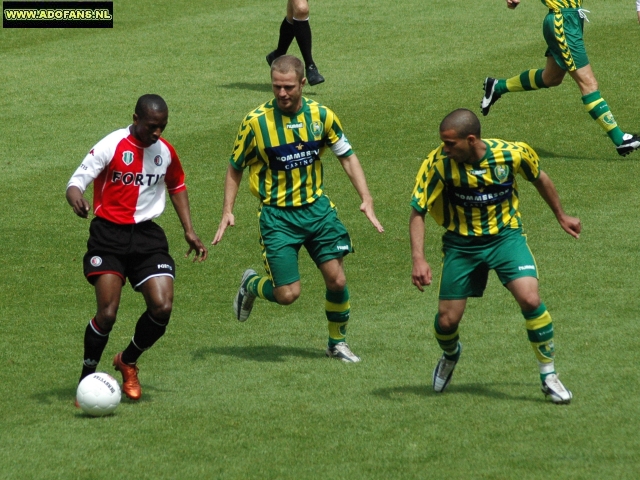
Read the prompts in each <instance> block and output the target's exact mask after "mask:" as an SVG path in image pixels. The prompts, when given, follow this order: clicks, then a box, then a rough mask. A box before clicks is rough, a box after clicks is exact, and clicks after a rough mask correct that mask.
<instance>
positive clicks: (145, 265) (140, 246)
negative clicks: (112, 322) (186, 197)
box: [83, 217, 176, 290]
mask: <svg viewBox="0 0 640 480" xmlns="http://www.w3.org/2000/svg"><path fill="white" fill-rule="evenodd" d="M83 266H84V276H85V277H86V278H87V280H88V281H89V283H91V284H92V285H93V284H94V283H95V281H96V280H97V279H98V277H99V276H100V275H105V274H113V275H117V276H119V277H120V278H121V279H122V284H123V285H124V283H125V282H126V279H127V278H128V279H129V282H131V285H132V287H133V288H134V290H137V289H138V288H139V287H140V286H141V285H142V284H143V283H144V282H146V281H147V280H148V279H150V278H152V277H161V276H168V277H171V278H174V279H175V271H176V265H175V262H174V261H173V258H171V255H169V243H168V242H167V237H166V235H165V234H164V230H162V228H161V227H160V226H159V225H157V224H155V223H153V222H152V221H147V222H142V223H137V224H132V225H118V224H115V223H112V222H110V221H108V220H104V219H103V218H100V217H95V218H94V219H93V220H92V221H91V226H90V227H89V240H88V241H87V253H86V254H85V255H84V259H83Z"/></svg>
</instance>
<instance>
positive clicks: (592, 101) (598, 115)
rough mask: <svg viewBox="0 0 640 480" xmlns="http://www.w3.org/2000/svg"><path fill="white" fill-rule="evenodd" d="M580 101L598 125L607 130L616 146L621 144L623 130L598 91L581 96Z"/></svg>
mask: <svg viewBox="0 0 640 480" xmlns="http://www.w3.org/2000/svg"><path fill="white" fill-rule="evenodd" d="M582 103H584V108H585V110H586V111H587V113H588V114H589V115H591V118H593V119H594V120H595V121H596V122H598V125H600V126H601V127H602V129H603V130H604V131H605V132H607V135H609V138H610V139H611V141H612V142H613V143H615V144H616V146H618V145H622V142H623V140H622V137H623V136H624V132H623V131H622V130H620V128H619V127H618V124H617V123H616V120H615V119H614V118H613V114H612V113H611V110H609V105H607V102H605V101H604V99H603V98H602V96H600V91H599V90H596V91H595V92H592V93H589V94H587V95H585V96H584V97H582Z"/></svg>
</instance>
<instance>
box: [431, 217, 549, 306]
mask: <svg viewBox="0 0 640 480" xmlns="http://www.w3.org/2000/svg"><path fill="white" fill-rule="evenodd" d="M489 270H495V271H496V273H497V274H498V278H500V281H501V282H502V284H503V285H506V284H507V283H509V282H510V281H512V280H515V279H516V278H520V277H536V278H538V268H537V267H536V262H535V260H534V258H533V255H532V253H531V250H529V246H528V245H527V237H526V235H525V234H524V233H523V231H522V229H520V228H508V229H506V230H503V231H502V232H500V233H499V234H497V235H487V236H484V237H477V238H469V237H465V236H462V235H458V234H455V233H452V232H447V233H445V234H444V235H443V237H442V277H441V279H440V292H439V298H440V299H441V300H460V299H464V298H468V297H481V296H482V294H483V293H484V290H485V288H486V286H487V279H488V277H489Z"/></svg>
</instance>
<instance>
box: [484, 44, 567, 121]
mask: <svg viewBox="0 0 640 480" xmlns="http://www.w3.org/2000/svg"><path fill="white" fill-rule="evenodd" d="M566 73H567V72H566V70H563V69H562V68H560V66H558V64H557V62H556V61H555V59H554V58H553V57H552V56H547V63H546V65H545V67H544V69H533V70H525V71H524V72H522V73H521V74H519V75H516V76H515V77H511V78H501V79H498V78H492V77H487V78H485V80H484V86H483V88H484V96H483V97H482V102H481V105H480V107H481V109H482V114H483V115H485V116H486V115H487V114H488V113H489V110H490V109H491V106H492V105H493V104H494V103H496V102H497V101H498V100H499V99H500V97H502V95H504V94H505V93H510V92H527V91H531V90H540V89H541V88H550V87H555V86H558V85H560V84H561V83H562V80H563V79H564V76H565V75H566Z"/></svg>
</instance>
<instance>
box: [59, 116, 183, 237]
mask: <svg viewBox="0 0 640 480" xmlns="http://www.w3.org/2000/svg"><path fill="white" fill-rule="evenodd" d="M91 182H94V185H93V213H94V214H95V215H96V216H98V217H102V218H104V219H106V220H109V221H110V222H113V223H117V224H120V225H123V224H125V225H127V224H132V223H140V222H144V221H145V220H151V219H153V218H156V217H158V216H159V215H160V214H161V213H162V212H163V211H164V207H165V203H166V197H165V188H164V187H165V185H166V186H167V190H168V191H169V193H170V194H174V193H178V192H181V191H182V190H185V189H186V188H187V187H186V186H185V184H184V171H183V169H182V165H181V164H180V160H179V159H178V155H177V154H176V151H175V150H174V148H173V147H172V146H171V145H170V144H169V142H167V141H166V140H164V139H163V138H160V139H159V140H158V141H157V142H156V143H154V144H153V145H151V146H150V147H147V148H144V147H143V146H142V145H141V144H140V142H139V141H138V140H136V139H135V138H134V137H133V136H132V135H131V134H130V132H129V127H127V128H123V129H120V130H116V131H115V132H113V133H111V134H109V135H107V136H106V137H105V138H103V139H102V140H100V142H98V143H97V144H96V146H94V147H93V148H92V149H91V151H90V152H89V153H88V154H87V156H86V157H85V158H84V160H83V161H82V164H81V165H80V166H79V167H78V169H77V170H76V171H75V173H74V174H73V176H72V177H71V180H69V183H68V184H67V189H68V188H69V187H71V186H75V187H78V188H79V189H80V190H81V191H82V192H83V193H84V191H85V190H86V188H87V187H88V186H89V184H90V183H91Z"/></svg>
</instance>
